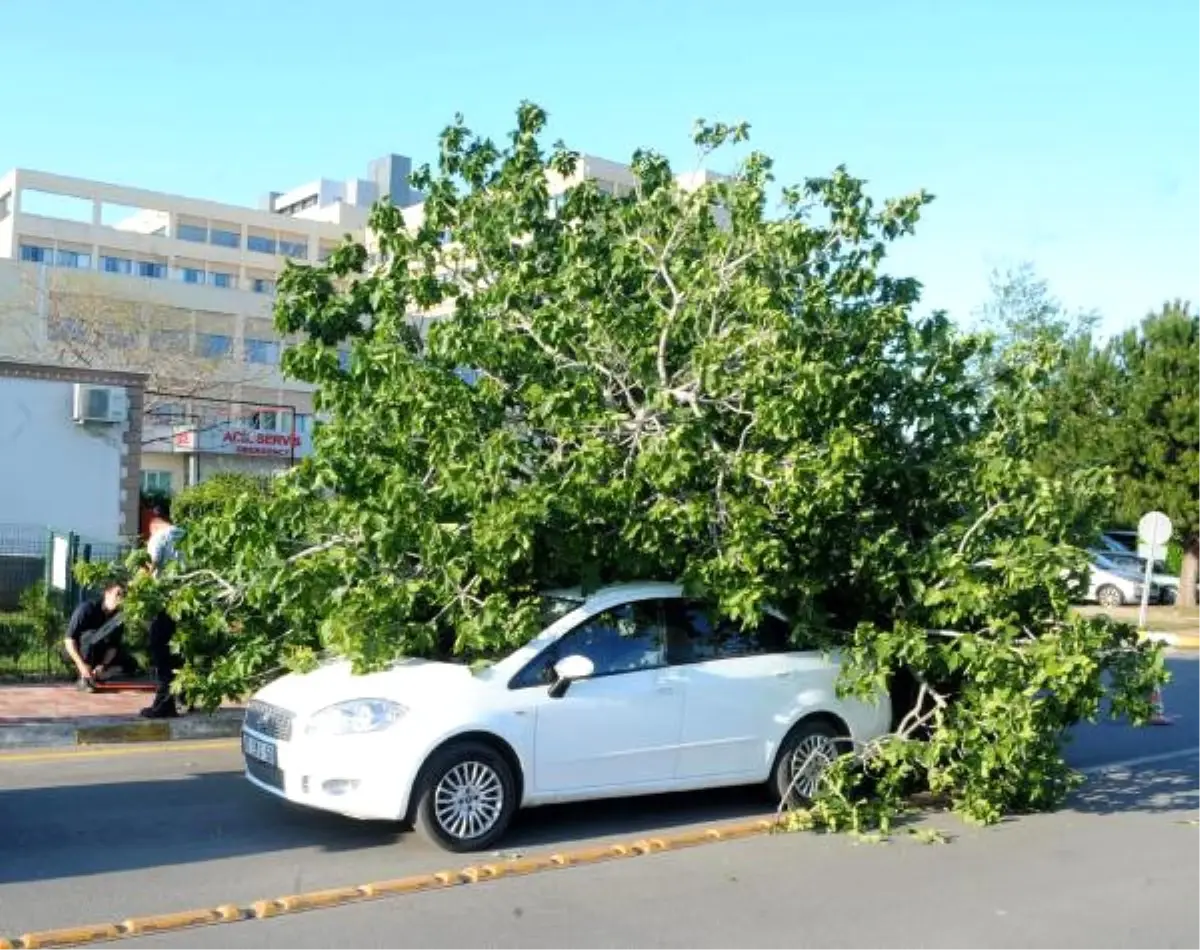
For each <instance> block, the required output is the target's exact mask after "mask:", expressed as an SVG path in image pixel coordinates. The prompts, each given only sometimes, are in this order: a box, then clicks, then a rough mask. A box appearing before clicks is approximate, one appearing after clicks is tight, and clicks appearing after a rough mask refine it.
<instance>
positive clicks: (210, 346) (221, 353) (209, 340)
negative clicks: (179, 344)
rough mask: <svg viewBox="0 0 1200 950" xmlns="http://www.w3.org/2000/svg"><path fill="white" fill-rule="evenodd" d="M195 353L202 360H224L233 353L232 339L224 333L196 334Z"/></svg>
mask: <svg viewBox="0 0 1200 950" xmlns="http://www.w3.org/2000/svg"><path fill="white" fill-rule="evenodd" d="M196 352H197V353H198V354H199V355H200V356H202V357H203V358H204V359H209V360H220V359H225V358H226V357H228V356H229V355H230V354H231V353H232V352H233V337H231V336H226V335H225V334H224V333H197V334H196Z"/></svg>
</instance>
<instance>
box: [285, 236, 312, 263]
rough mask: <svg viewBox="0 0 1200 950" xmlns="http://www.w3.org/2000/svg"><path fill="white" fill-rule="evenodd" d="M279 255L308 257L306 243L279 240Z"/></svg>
mask: <svg viewBox="0 0 1200 950" xmlns="http://www.w3.org/2000/svg"><path fill="white" fill-rule="evenodd" d="M279 253H280V254H282V255H283V256H284V257H301V258H307V257H308V243H307V242H305V241H285V240H283V238H280V239H279Z"/></svg>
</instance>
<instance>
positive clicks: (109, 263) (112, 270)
mask: <svg viewBox="0 0 1200 950" xmlns="http://www.w3.org/2000/svg"><path fill="white" fill-rule="evenodd" d="M100 269H101V270H102V271H104V273H106V274H126V275H128V274H132V273H133V261H131V260H130V259H129V258H128V257H108V256H106V255H102V256H101V258H100Z"/></svg>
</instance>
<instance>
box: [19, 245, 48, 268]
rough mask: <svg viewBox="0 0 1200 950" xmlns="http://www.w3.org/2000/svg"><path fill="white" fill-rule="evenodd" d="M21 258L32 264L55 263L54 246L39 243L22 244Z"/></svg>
mask: <svg viewBox="0 0 1200 950" xmlns="http://www.w3.org/2000/svg"><path fill="white" fill-rule="evenodd" d="M21 260H23V261H28V262H29V263H30V264H53V263H54V248H52V247H41V246H39V245H37V244H22V245H21Z"/></svg>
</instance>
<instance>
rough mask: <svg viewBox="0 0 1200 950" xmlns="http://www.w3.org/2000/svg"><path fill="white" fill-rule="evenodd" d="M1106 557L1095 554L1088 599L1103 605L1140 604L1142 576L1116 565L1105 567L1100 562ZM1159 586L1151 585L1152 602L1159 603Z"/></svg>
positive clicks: (1109, 606)
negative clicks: (1117, 567)
mask: <svg viewBox="0 0 1200 950" xmlns="http://www.w3.org/2000/svg"><path fill="white" fill-rule="evenodd" d="M1102 560H1104V559H1102V558H1099V557H1096V556H1095V555H1093V557H1092V563H1091V564H1090V565H1089V566H1090V573H1089V575H1088V590H1087V600H1091V601H1095V602H1096V603H1098V604H1099V605H1100V606H1101V607H1108V608H1110V609H1111V608H1113V607H1121V606H1123V605H1124V604H1138V603H1141V600H1142V587H1143V584H1142V578H1140V577H1135V576H1134V575H1132V574H1129V573H1127V572H1125V571H1122V570H1118V569H1116V568H1114V567H1105V566H1104V564H1102V563H1100V561H1102ZM1160 596H1161V595H1160V593H1159V590H1158V586H1157V585H1156V584H1153V583H1151V585H1150V603H1152V604H1156V603H1158V599H1159V597H1160Z"/></svg>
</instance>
